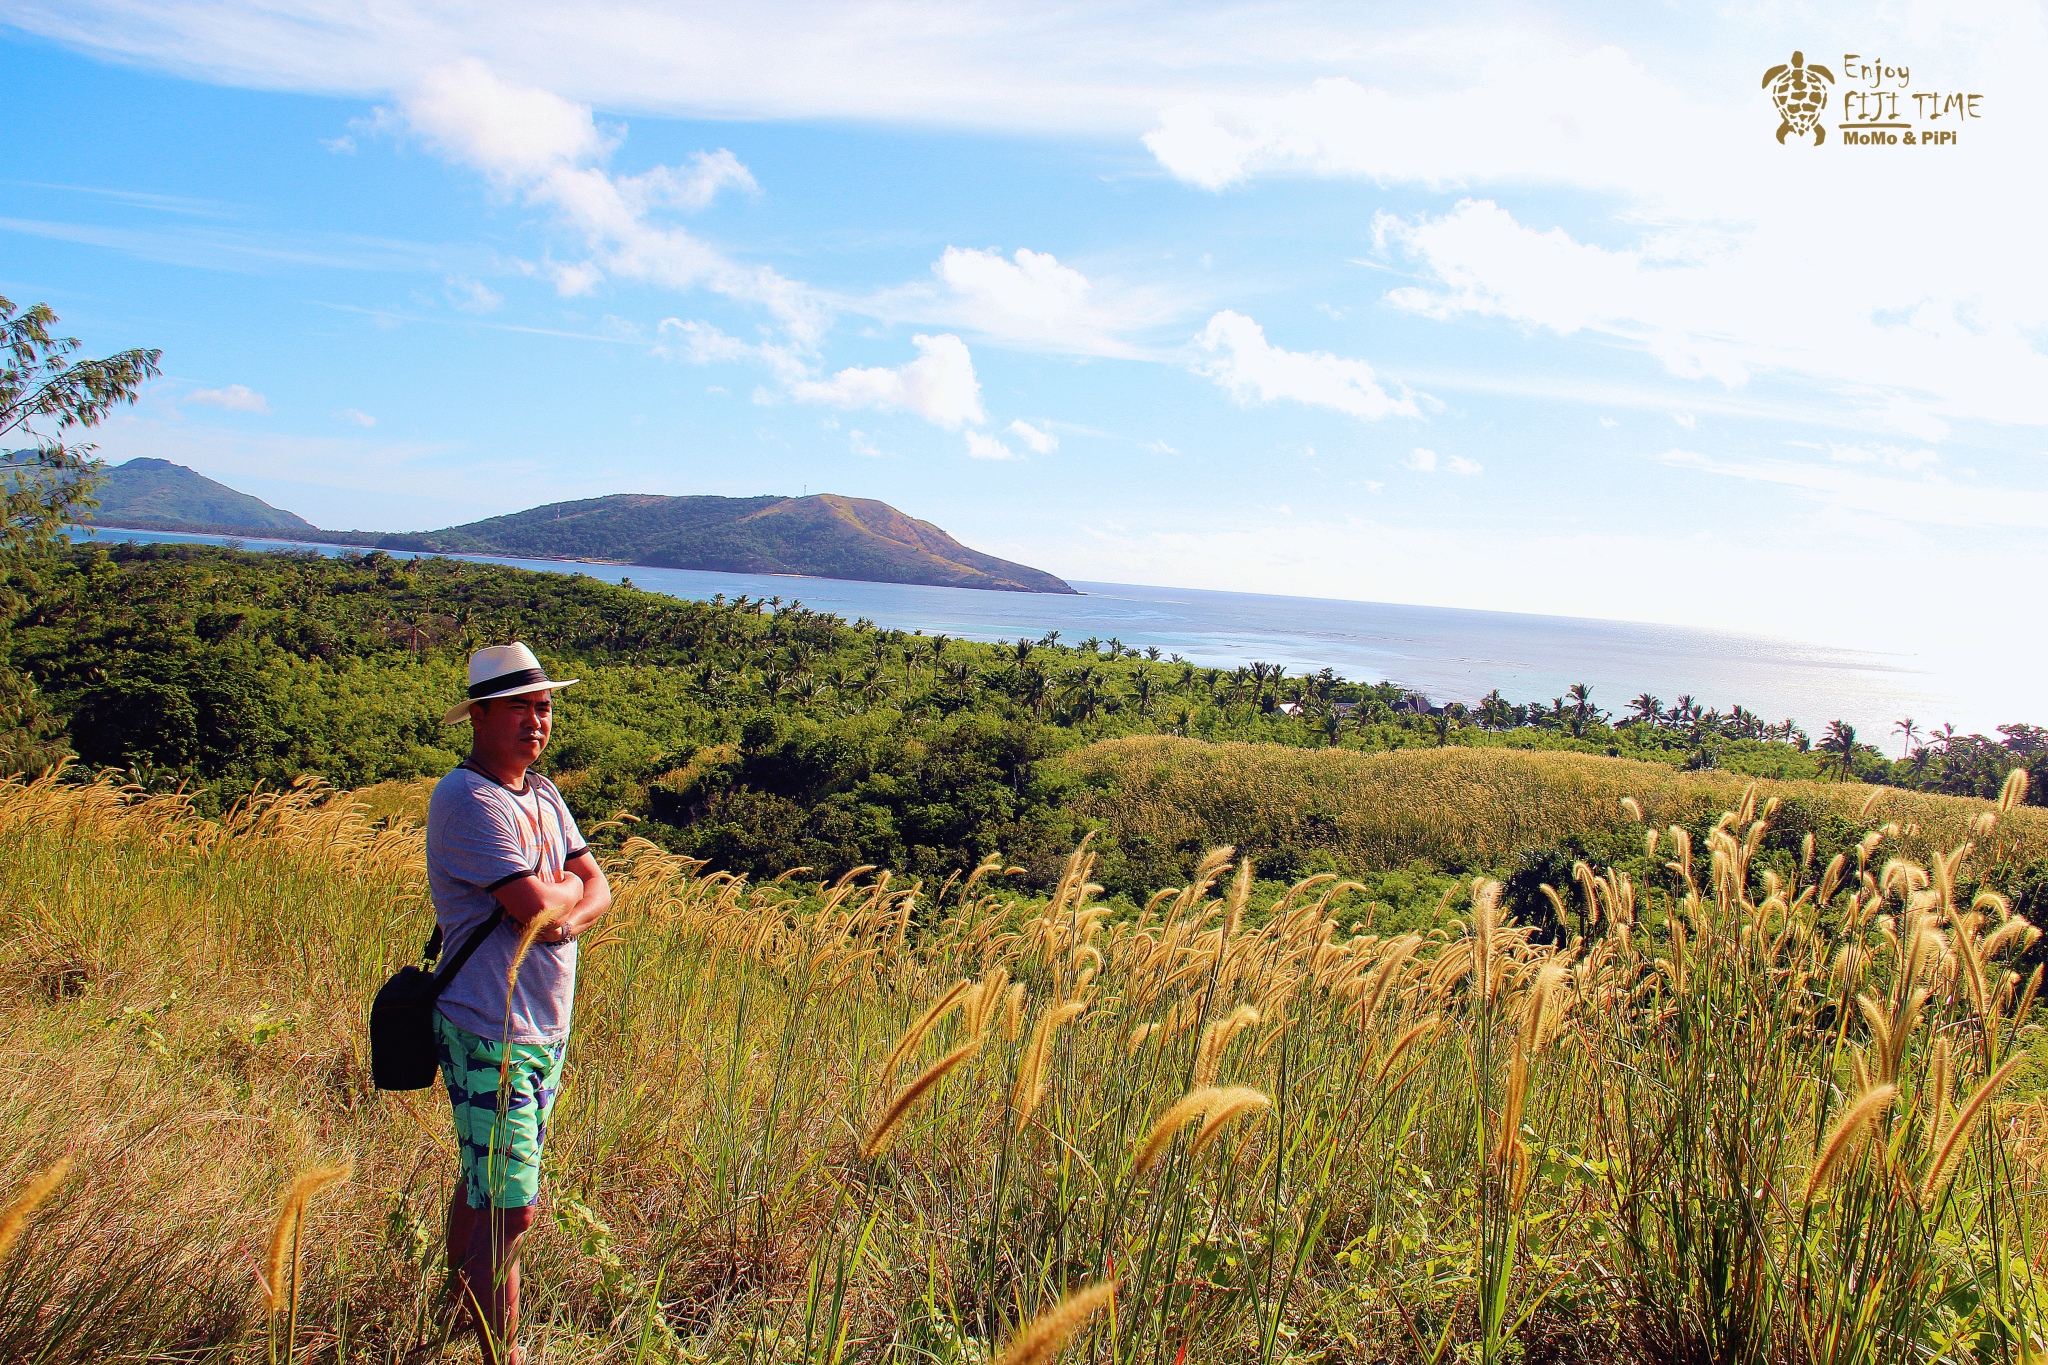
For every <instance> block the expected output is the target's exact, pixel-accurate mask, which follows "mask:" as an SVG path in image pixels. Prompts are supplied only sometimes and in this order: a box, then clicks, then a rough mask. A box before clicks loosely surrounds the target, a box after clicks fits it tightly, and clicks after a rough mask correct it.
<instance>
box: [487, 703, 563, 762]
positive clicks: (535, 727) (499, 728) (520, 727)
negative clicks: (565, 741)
mask: <svg viewBox="0 0 2048 1365" xmlns="http://www.w3.org/2000/svg"><path fill="white" fill-rule="evenodd" d="M469 719H470V724H471V726H473V727H474V728H475V730H476V743H477V748H478V749H479V750H481V751H482V752H483V753H484V754H487V755H489V756H490V757H492V758H497V759H507V760H513V761H516V762H517V763H518V764H519V766H521V767H530V766H532V764H533V763H534V761H535V760H537V759H538V758H539V757H540V751H541V750H543V749H545V748H547V747H548V733H549V732H550V731H551V730H552V729H553V728H554V723H555V700H554V694H553V693H551V692H528V693H526V694H525V695H523V696H518V697H499V698H497V699H495V700H493V701H492V702H491V703H490V704H489V705H488V706H476V707H472V708H471V709H470V713H469Z"/></svg>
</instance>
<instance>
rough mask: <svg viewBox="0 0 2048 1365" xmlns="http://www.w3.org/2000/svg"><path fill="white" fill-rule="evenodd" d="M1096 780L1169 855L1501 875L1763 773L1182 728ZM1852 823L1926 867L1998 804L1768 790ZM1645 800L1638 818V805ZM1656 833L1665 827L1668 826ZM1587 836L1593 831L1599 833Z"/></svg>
mask: <svg viewBox="0 0 2048 1365" xmlns="http://www.w3.org/2000/svg"><path fill="white" fill-rule="evenodd" d="M1061 761H1062V763H1063V764H1064V765H1065V766H1066V767H1067V769H1068V770H1070V771H1071V772H1072V773H1073V774H1074V775H1076V776H1078V777H1080V778H1082V779H1083V785H1082V787H1081V789H1080V790H1079V792H1078V793H1077V794H1076V797H1075V809H1076V810H1077V811H1078V812H1079V813H1080V814H1081V815H1082V816H1083V817H1084V818H1085V819H1087V820H1088V821H1090V822H1091V823H1093V824H1095V825H1098V826H1100V827H1102V828H1103V829H1104V830H1106V831H1107V832H1109V833H1111V834H1113V835H1114V836H1116V838H1117V839H1118V840H1119V841H1120V842H1123V843H1126V844H1129V843H1132V842H1133V841H1139V840H1142V841H1145V842H1148V843H1150V844H1151V845H1152V846H1155V847H1158V848H1163V849H1181V848H1195V847H1202V848H1206V847H1210V846H1213V845H1214V844H1216V843H1219V842H1236V843H1240V844H1252V845H1257V846H1264V847H1277V846H1283V845H1285V846H1290V847H1294V848H1300V849H1327V850H1328V851H1330V852H1331V853H1332V854H1333V855H1334V856H1335V858H1336V860H1337V862H1338V863H1339V865H1341V866H1345V867H1350V868H1354V869H1358V870H1368V869H1372V870H1377V869H1384V868H1390V867H1399V866H1401V865H1403V864H1406V863H1409V862H1412V861H1416V860H1418V859H1419V860H1426V861H1429V862H1433V863H1436V864H1438V865H1439V866H1445V867H1489V866H1500V865H1502V864H1504V863H1505V862H1506V861H1507V860H1509V859H1511V858H1512V857H1513V856H1514V855H1515V854H1516V853H1517V852H1519V851H1520V850H1522V849H1526V848H1532V847H1542V846H1546V845H1555V844H1560V843H1563V842H1564V841H1565V840H1566V839H1568V838H1569V837H1571V836H1573V835H1577V836H1580V837H1581V838H1585V839H1587V841H1588V842H1594V840H1595V839H1596V838H1598V839H1603V840H1604V839H1611V838H1613V837H1614V836H1617V835H1624V834H1626V835H1627V836H1628V837H1630V838H1633V837H1635V836H1634V830H1633V829H1632V826H1634V825H1636V824H1639V823H1641V811H1642V810H1643V809H1645V808H1647V809H1650V810H1653V811H1655V812H1656V823H1657V824H1662V825H1674V824H1675V825H1685V826H1695V827H1696V826H1698V825H1699V824H1701V823H1703V822H1708V821H1711V820H1712V819H1713V818H1714V816H1715V815H1717V814H1719V813H1720V812H1721V811H1723V810H1725V809H1727V808H1728V807H1729V806H1731V805H1733V804H1735V803H1737V802H1739V801H1740V800H1741V799H1742V793H1743V791H1744V790H1745V788H1746V786H1747V785H1748V783H1749V779H1746V778H1740V777H1735V776H1732V775H1730V774H1727V773H1720V772H1693V773H1684V772H1679V771H1677V770H1675V769H1673V768H1670V767H1667V766H1665V765H1663V764H1659V763H1638V762H1634V761H1631V760H1629V759H1621V758H1600V757H1597V756H1594V755H1589V754H1572V753H1549V752H1542V753H1527V752H1523V751H1520V750H1511V749H1459V748H1445V749H1399V750H1393V751H1390V752H1385V753H1363V752H1360V751H1358V750H1354V749H1296V748H1289V747H1286V746H1282V745H1276V744H1242V743H1230V744H1208V743H1204V742H1202V741H1200V740H1193V739H1179V738H1175V737H1173V736H1170V735H1144V736H1138V737H1134V738H1130V739H1113V740H1103V741H1101V742H1099V743H1096V744H1092V745H1089V746H1088V747H1087V748H1084V749H1080V750H1077V751H1076V752H1074V753H1072V754H1069V755H1067V756H1066V757H1065V758H1064V759H1062V760H1061ZM1757 786H1758V787H1759V789H1760V790H1761V791H1762V792H1763V793H1764V794H1765V796H1766V797H1769V796H1772V795H1777V796H1782V797H1794V796H1797V797H1802V798H1804V799H1806V800H1808V801H1811V802H1814V803H1817V804H1818V805H1819V806H1821V807H1822V808H1824V809H1826V810H1828V811H1830V812H1832V813H1834V814H1836V815H1839V816H1840V817H1842V818H1843V819H1845V820H1848V821H1851V822H1854V823H1860V824H1868V825H1873V826H1881V825H1885V824H1892V825H1897V826H1898V827H1899V830H1900V832H1899V833H1898V834H1896V835H1894V836H1892V838H1891V842H1890V844H1889V845H1888V847H1889V848H1891V849H1892V850H1894V851H1896V852H1897V853H1898V854H1900V855H1901V856H1903V857H1907V858H1911V859H1917V860H1919V861H1921V862H1926V861H1928V860H1929V859H1931V858H1932V856H1933V854H1934V853H1935V852H1936V851H1946V850H1948V849H1952V848H1954V847H1956V846H1957V845H1958V844H1961V843H1962V842H1964V841H1965V840H1966V839H1970V838H1973V837H1975V836H1973V834H1972V832H1971V830H1970V829H1969V824H1970V822H1971V821H1973V820H1976V819H1979V818H1981V817H1982V816H1983V815H1984V814H1987V813H1993V812H1995V811H1996V810H1997V809H1998V808H1997V807H1996V806H1995V805H1994V804H1993V803H1991V802H1988V801H1969V800H1960V799H1957V798H1954V797H1947V796H1940V795H1934V794H1930V793H1924V792H1908V791H1902V790H1899V789H1897V788H1892V787H1870V786H1866V785H1864V784H1862V783H1860V782H1852V783H1833V782H1761V783H1758V784H1757ZM1624 799H1626V801H1627V802H1636V803H1640V804H1638V805H1637V806H1635V807H1634V809H1633V811H1632V810H1631V809H1630V808H1629V807H1628V806H1627V805H1626V804H1625V802H1624ZM1653 827H1654V826H1653ZM1588 836H1593V837H1592V838H1589V837H1588ZM1996 838H1997V839H1998V840H1999V841H2000V844H2001V848H2000V853H2001V855H2002V856H2010V857H2015V858H2018V859H2019V860H2021V861H2036V860H2039V859H2041V858H2042V857H2044V856H2048V811H2044V810H2042V809H2040V808H2038V807H2020V808H2017V809H2011V808H2008V810H2007V812H2006V814H2005V815H2004V817H2003V818H2002V819H2001V820H2000V822H1999V823H1998V825H1997V834H1996Z"/></svg>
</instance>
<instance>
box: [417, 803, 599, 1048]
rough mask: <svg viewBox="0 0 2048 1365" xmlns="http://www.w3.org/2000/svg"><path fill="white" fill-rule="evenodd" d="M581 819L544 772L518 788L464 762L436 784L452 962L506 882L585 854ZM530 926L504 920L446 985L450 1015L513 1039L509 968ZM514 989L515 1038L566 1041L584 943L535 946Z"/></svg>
mask: <svg viewBox="0 0 2048 1365" xmlns="http://www.w3.org/2000/svg"><path fill="white" fill-rule="evenodd" d="M585 851H586V850H585V845H584V842H583V835H582V833H581V832H580V831H579V830H578V829H577V828H576V818H575V817H574V816H572V815H570V814H569V807H568V806H567V805H566V804H564V803H563V801H562V794H561V793H560V792H558V791H556V790H555V784H554V783H552V782H550V781H548V780H547V779H546V778H545V777H542V776H541V775H540V774H539V773H528V774H527V775H526V786H525V787H524V788H523V789H519V790H514V789H513V788H511V787H508V786H506V785H504V784H503V783H502V782H498V781H496V780H495V779H493V778H490V777H486V776H485V775H484V774H483V773H480V772H478V771H477V770H476V769H474V768H470V767H461V768H456V769H455V770H454V771H452V772H450V773H449V774H448V775H447V776H446V777H444V778H442V779H441V780H440V781H439V782H437V783H435V784H434V797H433V800H432V801H430V802H429V803H428V805H427V888H428V890H429V891H430V892H431V893H432V894H433V897H434V919H435V920H436V922H438V923H439V924H440V926H441V944H442V948H441V952H442V961H443V962H444V963H445V962H446V961H448V960H449V959H450V958H452V957H453V956H454V955H455V954H456V953H457V952H459V951H461V949H462V945H463V944H465V943H467V942H468V941H469V936H470V934H471V933H472V932H474V931H475V930H476V929H477V927H478V926H479V925H481V924H482V923H483V922H484V921H485V920H487V919H489V918H490V917H491V912H492V911H494V910H496V909H497V908H498V898H497V897H496V896H495V895H493V894H492V892H493V891H495V890H496V889H497V888H498V887H501V886H503V885H505V884H506V883H507V882H510V881H515V880H517V879H518V878H520V877H525V876H530V875H532V874H533V873H534V872H535V871H536V870H538V871H539V872H540V874H541V875H542V876H543V877H545V876H547V875H549V874H551V873H555V872H560V871H561V870H562V866H563V864H565V863H567V862H568V861H569V860H570V859H571V858H574V857H575V856H576V855H578V854H579V853H583V852H585ZM520 933H521V930H520V928H519V926H518V925H517V924H515V923H513V922H512V920H511V919H509V918H508V919H506V920H504V921H502V922H501V923H500V924H499V925H498V927H497V928H496V929H493V930H492V931H491V934H490V937H488V938H486V939H485V940H484V941H483V942H482V943H481V944H479V945H478V946H477V950H476V952H475V953H473V954H472V955H471V956H470V959H469V961H468V962H466V963H464V964H463V966H462V970H461V972H459V973H458V974H457V975H456V976H455V978H454V979H453V980H451V981H450V982H449V983H448V985H447V988H446V989H444V990H443V991H442V992H441V1004H440V1008H441V1013H442V1014H444V1015H446V1016H447V1018H448V1019H449V1021H450V1022H451V1023H453V1024H455V1025H456V1026H457V1027H460V1028H465V1029H468V1030H469V1031H470V1032H471V1033H474V1034H477V1035H478V1036H480V1037H484V1038H495V1039H505V1038H506V1027H505V1026H506V1017H505V1006H506V995H507V992H506V989H505V973H506V971H507V970H508V969H509V968H510V967H511V966H512V958H513V956H514V954H516V953H517V952H518V950H519V936H520ZM510 994H511V1007H512V1016H511V1035H510V1039H509V1041H511V1042H515V1043H559V1042H560V1041H562V1039H564V1038H566V1037H568V1036H569V1014H570V1010H571V1009H572V1007H573V1006H574V1005H575V1001H576V945H575V943H573V942H570V943H538V942H537V943H535V944H534V945H533V947H532V949H531V950H530V951H529V952H528V953H527V955H526V961H525V962H523V963H521V964H520V967H519V981H518V986H517V988H516V989H514V990H513V991H512V992H510Z"/></svg>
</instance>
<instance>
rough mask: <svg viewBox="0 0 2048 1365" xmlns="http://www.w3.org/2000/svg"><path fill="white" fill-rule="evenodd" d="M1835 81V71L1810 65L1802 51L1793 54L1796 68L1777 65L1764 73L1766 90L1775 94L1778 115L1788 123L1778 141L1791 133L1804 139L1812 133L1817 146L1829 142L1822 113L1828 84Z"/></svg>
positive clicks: (1825, 102)
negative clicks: (1822, 120) (1822, 122)
mask: <svg viewBox="0 0 2048 1365" xmlns="http://www.w3.org/2000/svg"><path fill="white" fill-rule="evenodd" d="M1822 81H1826V82H1827V85H1823V84H1821V82H1822ZM1834 82H1835V73H1834V72H1832V71H1830V70H1828V69H1827V68H1826V67H1824V66H1819V65H1814V66H1808V65H1807V64H1806V56H1805V54H1804V53H1800V52H1795V53H1793V54H1792V65H1790V66H1774V67H1772V68H1771V69H1770V70H1769V71H1766V72H1764V89H1766V90H1768V91H1770V92H1771V103H1772V104H1775V105H1777V106H1778V116H1779V117H1780V118H1782V119H1784V120H1785V121H1784V122H1783V123H1780V124H1779V125H1778V141H1780V142H1783V141H1784V140H1785V134H1787V133H1790V134H1792V135H1793V136H1794V137H1801V138H1803V137H1805V136H1806V135H1807V134H1808V133H1812V134H1813V145H1814V146H1816V147H1818V146H1820V144H1821V143H1823V142H1826V141H1827V140H1828V130H1827V129H1826V128H1823V127H1822V126H1821V122H1820V111H1821V110H1823V109H1825V108H1827V105H1828V85H1833V84H1834Z"/></svg>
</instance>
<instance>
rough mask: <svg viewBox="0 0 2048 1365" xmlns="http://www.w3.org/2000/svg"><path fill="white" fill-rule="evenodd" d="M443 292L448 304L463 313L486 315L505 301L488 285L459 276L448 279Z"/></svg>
mask: <svg viewBox="0 0 2048 1365" xmlns="http://www.w3.org/2000/svg"><path fill="white" fill-rule="evenodd" d="M443 290H444V292H445V293H446V294H447V295H448V302H449V303H451V304H453V305H454V306H455V307H457V308H460V309H461V310H462V311H463V312H465V313H488V312H490V311H491V310H492V309H494V308H496V307H498V305H500V304H502V303H503V302H504V301H505V300H504V298H503V297H502V296H501V295H499V293H498V292H497V291H496V290H495V289H492V288H491V287H490V286H489V285H486V284H484V283H482V282H481V281H479V280H472V279H469V278H468V277H466V276H461V275H457V276H454V277H452V278H451V279H449V280H448V281H447V283H446V284H445V285H444V286H443Z"/></svg>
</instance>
